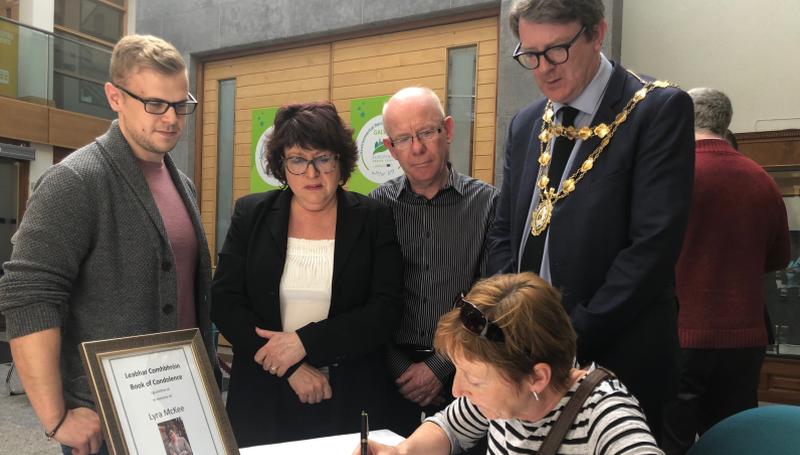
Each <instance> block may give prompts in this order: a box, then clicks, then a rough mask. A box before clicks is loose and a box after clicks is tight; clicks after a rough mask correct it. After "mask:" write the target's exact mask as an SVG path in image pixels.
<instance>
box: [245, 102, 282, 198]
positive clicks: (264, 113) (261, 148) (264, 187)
mask: <svg viewBox="0 0 800 455" xmlns="http://www.w3.org/2000/svg"><path fill="white" fill-rule="evenodd" d="M277 111H278V108H277V107H268V108H264V109H255V110H253V124H252V131H251V133H250V134H251V141H250V144H251V146H250V147H251V150H250V192H251V193H258V192H262V191H269V190H274V189H276V188H280V187H281V186H282V185H281V182H280V181H279V180H278V179H276V178H275V177H273V176H272V174H270V173H269V171H268V170H267V140H268V139H269V136H270V135H271V134H272V124H273V123H274V122H275V113H276V112H277Z"/></svg>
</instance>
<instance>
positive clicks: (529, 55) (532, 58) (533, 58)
mask: <svg viewBox="0 0 800 455" xmlns="http://www.w3.org/2000/svg"><path fill="white" fill-rule="evenodd" d="M584 31H586V26H583V27H581V29H580V30H579V31H578V34H577V35H575V36H574V37H573V38H572V39H571V40H569V42H568V43H565V44H557V45H555V46H550V47H548V48H547V49H545V50H543V51H541V52H536V51H523V50H522V43H519V44H517V48H516V49H514V54H513V55H512V57H514V60H516V61H517V63H519V64H520V65H522V66H523V67H524V68H527V69H529V70H535V69H536V68H538V67H539V64H540V63H541V61H540V59H541V57H544V58H545V59H546V60H547V62H548V63H550V64H551V65H560V64H562V63H565V62H566V61H567V60H569V48H570V47H572V45H573V44H575V41H577V40H578V37H579V36H581V34H582V33H583V32H584Z"/></svg>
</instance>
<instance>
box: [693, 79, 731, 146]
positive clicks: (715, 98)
mask: <svg viewBox="0 0 800 455" xmlns="http://www.w3.org/2000/svg"><path fill="white" fill-rule="evenodd" d="M688 93H689V96H691V97H692V101H693V102H694V129H695V130H706V131H709V132H711V133H713V134H716V135H717V136H719V137H725V131H726V130H727V129H728V126H729V125H730V124H731V118H733V106H731V100H730V98H728V96H727V95H726V94H724V93H722V92H721V91H719V90H717V89H713V88H705V87H700V88H693V89H691V90H689V92H688Z"/></svg>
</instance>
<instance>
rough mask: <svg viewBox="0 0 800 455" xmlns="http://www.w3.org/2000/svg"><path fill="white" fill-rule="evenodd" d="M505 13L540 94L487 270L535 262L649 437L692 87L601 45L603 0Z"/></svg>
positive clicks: (661, 372) (661, 395)
mask: <svg viewBox="0 0 800 455" xmlns="http://www.w3.org/2000/svg"><path fill="white" fill-rule="evenodd" d="M510 16H511V17H510V20H511V28H512V30H513V31H514V33H515V34H516V35H517V37H518V38H519V45H518V46H517V48H516V49H515V51H514V58H515V59H516V60H517V62H519V63H520V65H522V66H523V67H525V68H527V69H529V70H531V71H532V73H533V76H534V78H535V80H536V84H537V86H538V88H539V90H540V91H541V92H542V94H543V95H544V96H545V97H546V99H543V100H541V101H538V102H535V103H533V104H532V105H530V106H528V107H526V108H525V109H523V110H522V111H520V112H519V113H518V114H517V115H516V116H515V117H514V119H513V120H512V121H511V125H510V127H509V130H508V136H507V138H506V152H505V164H504V169H503V182H502V187H501V195H500V200H499V202H498V205H497V214H496V218H495V222H494V226H493V228H492V231H491V232H490V234H489V241H490V244H491V254H490V267H491V270H492V271H493V272H495V273H500V272H515V271H528V270H530V271H534V272H536V273H539V274H540V275H541V276H542V277H543V278H544V279H546V280H548V281H550V282H551V283H552V284H553V285H555V286H556V287H557V288H558V289H560V291H561V292H562V294H563V304H564V306H565V307H566V309H567V311H568V312H569V314H570V316H571V319H572V323H573V325H574V327H575V330H576V332H577V333H578V361H579V362H587V361H595V362H598V363H599V364H600V365H604V366H606V367H608V368H610V369H611V370H613V371H614V372H615V373H616V374H617V375H618V376H619V377H620V379H621V380H622V381H623V382H624V383H625V384H627V385H628V386H629V387H630V389H631V391H632V393H633V394H634V395H635V396H636V397H637V398H638V399H639V401H640V403H641V405H642V408H643V410H644V411H645V414H646V416H647V419H648V424H649V425H650V427H651V429H652V430H653V434H654V435H656V438H658V437H659V433H660V430H661V408H662V404H663V403H664V401H665V400H666V399H668V398H669V397H670V396H672V395H674V393H675V391H676V389H677V366H676V365H677V363H676V355H677V353H678V341H677V327H676V314H677V303H676V298H675V292H674V286H673V283H674V268H675V263H676V261H677V258H678V254H679V253H680V248H681V242H682V239H683V233H684V229H685V227H686V222H687V217H688V213H689V206H690V199H691V191H692V176H693V169H694V149H693V147H694V140H693V110H692V102H691V99H690V98H689V96H688V95H687V94H686V93H684V92H683V91H681V90H679V89H677V88H676V87H674V86H672V85H671V84H669V83H667V82H663V81H649V80H646V79H645V78H644V77H640V76H638V75H636V74H634V73H632V72H629V71H627V70H626V69H625V68H623V67H622V65H620V64H619V63H614V62H611V61H609V60H608V59H607V58H606V57H605V56H604V55H603V54H602V52H601V51H600V49H601V45H602V42H603V37H604V36H605V33H606V29H607V24H606V22H605V20H604V18H603V16H604V8H603V2H602V0H517V1H515V2H514V5H513V6H512V8H511V13H510ZM654 39H657V38H654Z"/></svg>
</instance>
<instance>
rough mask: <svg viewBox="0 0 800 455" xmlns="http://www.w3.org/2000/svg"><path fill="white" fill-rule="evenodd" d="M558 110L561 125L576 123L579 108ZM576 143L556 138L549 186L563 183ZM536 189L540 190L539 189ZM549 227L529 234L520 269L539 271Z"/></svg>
mask: <svg viewBox="0 0 800 455" xmlns="http://www.w3.org/2000/svg"><path fill="white" fill-rule="evenodd" d="M558 112H559V113H560V114H561V125H563V126H564V127H565V128H566V127H568V126H574V125H575V117H577V115H578V112H579V111H578V110H577V109H575V108H574V107H572V106H564V107H562V108H561V109H559V111H558ZM574 145H575V142H574V141H573V140H571V139H567V138H566V137H564V136H559V137H557V138H556V140H555V143H554V144H553V153H552V154H551V156H552V158H551V160H550V168H549V169H548V171H547V177H548V178H549V179H550V183H548V185H547V186H548V187H552V188H556V189H557V188H558V184H559V183H561V175H562V174H563V173H564V168H565V167H566V166H567V161H569V155H570V154H571V153H572V147H573V146H574ZM533 184H534V185H536V182H533ZM535 191H538V189H537V190H535ZM534 208H535V207H534ZM549 229H550V226H549V225H548V226H547V228H546V229H545V230H544V232H542V233H541V234H539V235H533V234H529V235H528V241H527V242H525V249H524V250H523V252H522V261H520V264H521V267H520V269H521V270H522V271H523V272H525V271H531V272H535V273H539V271H540V270H539V268H540V266H541V265H542V255H543V254H544V240H545V239H546V238H547V232H548V230H549Z"/></svg>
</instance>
